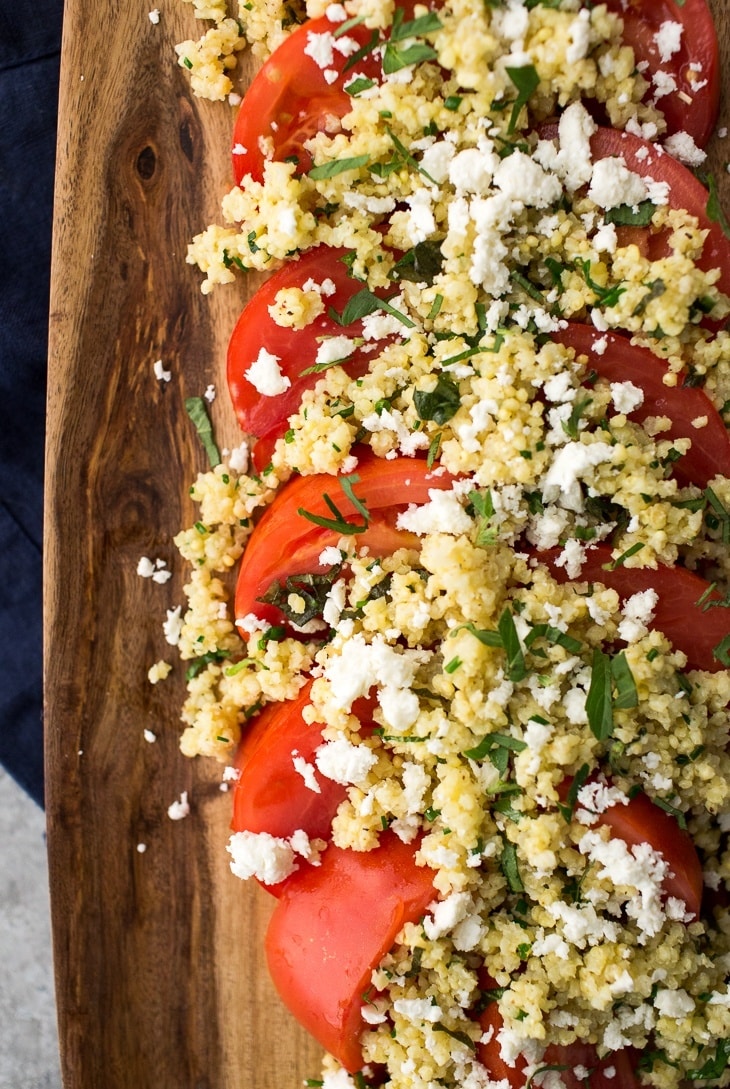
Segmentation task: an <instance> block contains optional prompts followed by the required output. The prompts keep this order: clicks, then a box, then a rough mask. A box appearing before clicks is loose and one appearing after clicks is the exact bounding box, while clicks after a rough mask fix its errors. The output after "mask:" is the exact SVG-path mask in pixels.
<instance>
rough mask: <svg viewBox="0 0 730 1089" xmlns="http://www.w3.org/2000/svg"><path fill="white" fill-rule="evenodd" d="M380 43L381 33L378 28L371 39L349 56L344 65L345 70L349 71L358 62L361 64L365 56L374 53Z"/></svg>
mask: <svg viewBox="0 0 730 1089" xmlns="http://www.w3.org/2000/svg"><path fill="white" fill-rule="evenodd" d="M379 43H380V35H379V34H378V32H377V30H374V31H373V32H372V34H371V35H370V40H369V41H367V42H366V43H365V45H363V46H361V48H360V49H358V51H357V52H356V53H353V54H352V56H351V57H348V58H347V62H346V64H345V66H344V67H343V69H342V71H343V72H349V71H350V69H351V68H354V67H355V65H356V64H359V63H360V61H361V60H362V59H363V57H367V55H368V53H372V51H373V49H376V48H377V47H378V44H379Z"/></svg>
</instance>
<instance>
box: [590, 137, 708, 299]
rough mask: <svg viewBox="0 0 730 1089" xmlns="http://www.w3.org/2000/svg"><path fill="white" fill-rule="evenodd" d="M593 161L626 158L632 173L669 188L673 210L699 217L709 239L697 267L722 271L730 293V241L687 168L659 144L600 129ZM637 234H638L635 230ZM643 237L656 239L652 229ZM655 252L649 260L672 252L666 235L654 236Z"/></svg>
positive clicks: (645, 232) (702, 191)
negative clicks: (711, 212)
mask: <svg viewBox="0 0 730 1089" xmlns="http://www.w3.org/2000/svg"><path fill="white" fill-rule="evenodd" d="M591 153H592V156H593V160H594V161H596V160H598V159H605V158H608V157H612V156H617V157H622V158H623V159H624V161H625V163H626V166H627V167H628V168H629V170H632V171H634V173H636V174H640V175H641V176H642V177H648V178H652V179H653V180H654V181H657V182H667V183H668V185H669V198H668V199H669V204H670V206H671V207H672V208H676V209H684V210H685V211H687V212H689V213H690V215H692V216H695V217H696V218H697V220H698V222H699V226H700V228H701V229H702V230H705V231H707V237H706V239H705V244H704V246H703V249H702V253H701V255H700V258H699V260H698V261H697V265H698V267H699V268H701V269H704V270H705V271H709V270H710V269H720V273H721V275H720V279H719V280H718V282H717V286H718V288H719V289H720V291H722V292H724V293H725V294H728V293H729V292H730V239H728V238H727V237H726V236H725V234H724V232H723V229H722V227H721V226H720V224H719V223H715V222H713V221H712V220H711V219H710V218H709V217H708V215H707V199H708V194H707V190H706V189H705V187H704V185H702V183H701V182H700V181H698V180H697V178H696V177H695V176H694V174H693V173H692V172H691V170H688V169H687V167H686V166H683V165H682V163H680V162H678V161H677V160H676V159H674V158H673V157H672V156H671V155H669V154H667V152H665V151H663V150H662V148H661V147H659V146H658V145H657V144H652V143H649V141H648V140H642V139H641V137H640V136H633V135H632V134H631V133H629V132H617V131H616V130H615V129H607V128H602V127H601V128H599V129H598V130H597V131H596V132H595V133H594V134H593V136H592V137H591ZM634 230H638V228H637V229H634ZM643 237H644V238H647V239H650V240H651V239H652V236H651V234H650V231H649V229H648V228H647V229H645V230H644V232H643ZM652 245H653V249H651V251H650V252H649V254H648V256H649V257H650V258H651V259H656V258H657V257H661V256H664V255H665V254H666V253H667V252H668V248H667V246H666V239H665V237H664V235H663V234H659V235H657V236H653V242H652Z"/></svg>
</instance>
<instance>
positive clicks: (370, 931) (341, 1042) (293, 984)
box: [266, 832, 435, 1073]
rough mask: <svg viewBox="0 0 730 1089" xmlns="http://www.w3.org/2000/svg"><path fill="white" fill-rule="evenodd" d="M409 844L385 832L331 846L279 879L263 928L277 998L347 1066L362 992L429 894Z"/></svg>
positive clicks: (354, 1066)
mask: <svg viewBox="0 0 730 1089" xmlns="http://www.w3.org/2000/svg"><path fill="white" fill-rule="evenodd" d="M415 851H416V845H414V844H406V843H402V842H401V841H400V840H399V839H398V837H397V836H396V835H395V834H394V833H393V832H385V833H384V834H383V835H382V836H381V839H380V845H379V847H377V848H376V849H375V850H373V851H365V852H356V851H350V850H343V849H341V848H339V847H335V846H330V847H328V848H327V850H326V851H325V852H324V854H323V855H322V862H321V865H320V866H318V867H316V868H315V867H310V868H309V869H307V870H302V871H299V872H297V873H295V874H293V875H292V876H291V878H289V880H288V881H287V883H286V888H285V889H284V890H283V892H282V894H281V897H280V899H279V900H278V902H277V904H276V907H275V908H274V912H273V915H272V916H271V921H270V923H269V928H268V931H267V934H266V956H267V959H268V965H269V972H270V974H271V978H272V980H273V981H274V985H275V987H276V989H277V991H278V992H279V994H280V996H281V998H282V1000H283V1002H284V1004H285V1005H286V1006H287V1007H288V1008H289V1010H290V1011H291V1012H292V1013H293V1015H294V1016H295V1017H296V1019H297V1020H298V1021H299V1022H300V1024H302V1025H303V1026H304V1028H306V1029H307V1031H308V1032H310V1033H311V1034H312V1036H314V1038H315V1039H316V1040H317V1041H318V1042H319V1043H320V1044H321V1045H322V1046H323V1047H324V1048H326V1050H327V1051H329V1052H330V1053H331V1054H332V1055H334V1056H335V1058H336V1059H338V1060H339V1062H340V1063H342V1065H343V1066H344V1067H345V1068H346V1069H347V1070H349V1071H350V1072H351V1073H352V1072H354V1071H355V1070H358V1069H359V1068H360V1067H361V1066H362V1061H363V1059H362V1049H361V1046H360V1037H361V1035H362V1032H363V1029H364V1024H363V1020H362V1016H361V1009H362V1005H363V997H362V996H363V994H364V993H365V992H367V991H368V989H369V988H370V976H371V973H372V970H373V968H374V967H375V966H376V965H377V964H378V963H379V962H380V960H381V959H382V958H383V956H384V955H385V953H387V951H388V950H389V949H390V948H391V946H392V945H393V943H394V941H395V938H396V935H397V934H398V932H399V930H400V929H401V927H402V926H403V925H404V924H405V923H407V922H415V921H416V920H417V919H419V918H420V917H421V916H422V915H423V913H424V912H425V910H426V907H427V906H428V904H429V903H431V901H432V900H433V899H434V896H435V894H434V888H433V871H432V870H430V869H428V868H426V867H422V866H417V865H416V861H415Z"/></svg>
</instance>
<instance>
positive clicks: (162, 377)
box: [152, 359, 172, 382]
mask: <svg viewBox="0 0 730 1089" xmlns="http://www.w3.org/2000/svg"><path fill="white" fill-rule="evenodd" d="M152 369H153V370H154V372H155V378H156V379H157V380H158V382H169V381H170V379H171V378H172V372H171V371H166V370H165V368H164V366H163V364H162V360H161V359H157V360H155V362H154V363H153V364H152Z"/></svg>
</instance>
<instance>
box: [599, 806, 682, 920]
mask: <svg viewBox="0 0 730 1089" xmlns="http://www.w3.org/2000/svg"><path fill="white" fill-rule="evenodd" d="M596 824H598V825H605V826H606V827H607V828H609V829H610V831H611V835H612V836H615V837H616V838H617V839H622V840H623V841H624V843H626V844H627V845H628V846H629V847H635V846H638V845H639V844H640V843H648V844H649V845H650V847H653V848H654V850H655V851H656V852H657V853H658V854H660V855H661V856H662V857H663V858H664V859H665V861H666V863H667V865H668V866H669V873H668V874H667V877H666V879H665V881H664V884H663V888H664V892H665V893H666V894H667V896H675V897H676V898H677V899H678V900H682V901H683V903H684V904H685V906H686V908H687V911H688V912H689V913H690V914H691V915H694V917H695V919H698V918H699V915H700V907H701V904H702V889H703V878H702V864H701V862H700V860H699V857H698V855H697V850H696V848H695V845H694V843H693V841H692V837H691V836H690V834H689V833H688V832H686V831H685V830H684V829H683V828H680V827H679V825H678V824H677V821H676V818H675V817H673V816H672V814H671V813H667V812H665V811H664V810H663V809H660V808H659V806H658V805H656V804H655V803H654V802H652V800H651V798H649V797H648V796H647V795H646V794H635V795H634V796H633V797H632V798H631V799H630V800H629V802H628V804H627V805H620V804H619V805H612V806H610V807H609V808H608V809H606V810H605V811H604V812H603V813H601V814H600V815H599V817H598V820H597V821H596Z"/></svg>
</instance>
